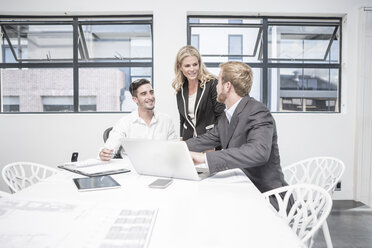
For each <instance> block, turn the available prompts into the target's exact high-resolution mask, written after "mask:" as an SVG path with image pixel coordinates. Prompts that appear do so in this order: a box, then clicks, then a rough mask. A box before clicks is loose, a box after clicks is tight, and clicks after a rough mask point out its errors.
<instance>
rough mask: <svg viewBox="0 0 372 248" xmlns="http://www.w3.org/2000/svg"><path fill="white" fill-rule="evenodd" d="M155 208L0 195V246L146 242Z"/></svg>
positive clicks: (98, 247) (141, 245) (92, 247)
mask: <svg viewBox="0 0 372 248" xmlns="http://www.w3.org/2000/svg"><path fill="white" fill-rule="evenodd" d="M157 211H158V210H157V209H146V208H145V209H142V208H139V209H138V208H125V209H123V208H122V207H120V206H115V205H105V204H98V205H97V204H94V205H91V204H74V203H71V204H70V203H58V202H43V201H29V200H18V199H16V200H14V199H12V200H7V199H0V244H1V245H0V246H1V247H2V248H10V247H28V248H39V247H53V248H60V247H63V248H64V247H85V248H103V247H122V248H126V247H128V248H129V247H138V248H145V247H147V246H148V244H149V241H150V237H151V233H152V228H153V226H154V223H155V220H156V215H157Z"/></svg>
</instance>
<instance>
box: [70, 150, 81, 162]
mask: <svg viewBox="0 0 372 248" xmlns="http://www.w3.org/2000/svg"><path fill="white" fill-rule="evenodd" d="M78 156H79V153H78V152H73V153H72V156H71V162H77V161H78Z"/></svg>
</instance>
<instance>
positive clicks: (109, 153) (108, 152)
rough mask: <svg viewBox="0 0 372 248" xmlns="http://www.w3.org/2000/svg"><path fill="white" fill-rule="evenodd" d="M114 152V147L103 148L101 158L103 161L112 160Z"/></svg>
mask: <svg viewBox="0 0 372 248" xmlns="http://www.w3.org/2000/svg"><path fill="white" fill-rule="evenodd" d="M113 152H114V150H113V149H111V150H110V149H106V148H103V149H102V151H101V152H100V153H99V158H100V159H101V160H102V161H110V160H111V157H112V153H113Z"/></svg>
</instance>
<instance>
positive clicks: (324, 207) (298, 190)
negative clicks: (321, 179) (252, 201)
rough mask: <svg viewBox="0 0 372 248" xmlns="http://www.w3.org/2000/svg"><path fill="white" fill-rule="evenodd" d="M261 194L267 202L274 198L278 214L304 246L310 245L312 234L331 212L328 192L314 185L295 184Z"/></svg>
mask: <svg viewBox="0 0 372 248" xmlns="http://www.w3.org/2000/svg"><path fill="white" fill-rule="evenodd" d="M263 195H264V197H265V198H266V200H267V201H268V202H270V197H274V198H275V199H276V201H277V203H278V207H279V209H278V215H279V216H280V217H281V218H283V219H284V220H285V221H286V223H287V224H288V225H289V226H290V227H291V228H292V230H293V231H294V232H295V233H296V234H297V236H298V237H299V238H300V239H301V240H302V242H303V245H304V246H306V247H312V245H313V236H314V234H315V233H316V231H317V230H318V229H319V228H320V227H321V226H322V224H323V223H324V222H325V220H326V218H327V217H328V215H329V213H330V212H331V209H332V198H331V196H330V194H329V193H328V192H327V191H326V190H324V189H323V188H321V187H319V186H316V185H312V184H295V185H290V186H285V187H280V188H277V189H273V190H270V191H267V192H265V193H263ZM292 197H293V198H292ZM290 199H294V203H293V205H292V206H291V207H289V206H288V203H289V202H290Z"/></svg>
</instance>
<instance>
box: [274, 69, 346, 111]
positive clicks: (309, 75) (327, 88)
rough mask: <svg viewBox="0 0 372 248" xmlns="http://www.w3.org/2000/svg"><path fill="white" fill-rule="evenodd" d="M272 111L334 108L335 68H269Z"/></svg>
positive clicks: (336, 94) (335, 100) (335, 96)
mask: <svg viewBox="0 0 372 248" xmlns="http://www.w3.org/2000/svg"><path fill="white" fill-rule="evenodd" d="M269 74H270V78H271V92H272V95H271V110H272V111H283V112H287V111H320V112H338V111H339V110H338V82H339V76H338V75H339V71H338V69H292V68H287V69H270V70H269Z"/></svg>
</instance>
